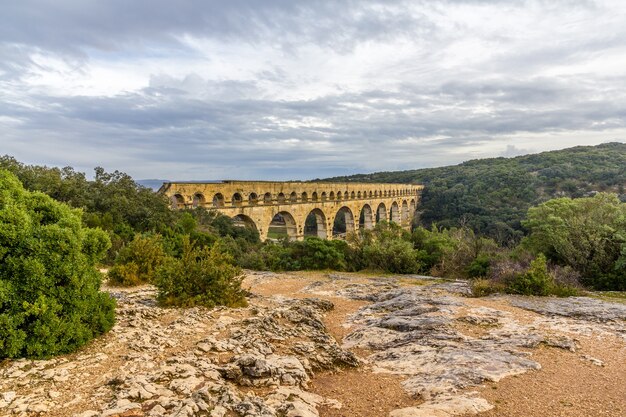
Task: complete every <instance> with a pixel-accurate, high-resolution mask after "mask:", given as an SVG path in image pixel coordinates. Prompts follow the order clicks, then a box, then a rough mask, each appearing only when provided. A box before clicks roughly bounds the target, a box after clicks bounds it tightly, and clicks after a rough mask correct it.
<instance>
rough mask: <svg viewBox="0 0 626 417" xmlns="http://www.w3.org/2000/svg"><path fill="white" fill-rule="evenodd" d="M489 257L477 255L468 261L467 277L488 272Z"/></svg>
mask: <svg viewBox="0 0 626 417" xmlns="http://www.w3.org/2000/svg"><path fill="white" fill-rule="evenodd" d="M490 265H491V259H490V258H489V257H488V256H487V255H479V256H477V257H476V259H474V260H473V261H472V263H470V264H469V265H468V267H467V269H466V272H467V276H468V277H469V278H479V277H486V276H487V274H488V273H489V266H490Z"/></svg>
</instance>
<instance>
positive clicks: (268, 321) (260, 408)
mask: <svg viewBox="0 0 626 417" xmlns="http://www.w3.org/2000/svg"><path fill="white" fill-rule="evenodd" d="M112 291H113V294H114V296H115V297H116V298H117V301H118V309H117V324H116V325H115V327H114V328H113V330H112V331H111V332H110V333H109V334H108V335H106V336H105V337H103V338H102V339H100V340H98V341H96V342H95V343H94V344H93V345H92V346H90V347H88V348H87V349H85V350H84V351H83V352H81V353H79V354H76V355H73V356H69V357H63V358H58V359H51V360H47V361H32V360H18V361H12V362H9V363H7V364H6V365H4V366H2V367H0V393H2V394H1V395H2V396H1V397H0V401H1V403H0V414H2V415H4V414H14V415H24V416H26V415H34V414H35V415H36V414H41V415H43V414H45V415H78V416H83V417H86V416H118V415H124V416H134V415H137V416H143V415H146V416H177V417H182V416H211V417H223V416H233V415H237V416H246V417H255V416H259V417H261V416H262V417H276V416H292V417H297V416H300V417H313V416H318V415H319V414H318V412H317V406H318V405H319V404H327V405H331V406H335V407H339V406H340V404H338V403H336V402H335V401H333V400H332V399H325V398H322V397H320V396H318V395H315V394H312V393H309V392H307V391H306V388H307V384H308V382H309V381H310V378H311V377H312V376H313V374H314V372H316V371H318V370H323V369H334V368H336V367H338V366H342V367H351V366H357V365H358V360H357V358H356V357H355V356H354V355H353V354H352V353H351V352H349V351H346V350H344V349H342V348H341V347H340V346H339V345H338V344H337V342H336V341H335V339H333V338H332V336H330V335H329V334H328V332H327V329H326V326H325V325H324V322H323V320H322V314H323V313H324V312H325V311H328V310H330V309H332V308H333V304H332V303H330V302H329V301H326V300H321V299H317V298H310V299H290V298H284V297H276V298H272V299H266V298H263V299H261V298H259V297H256V298H253V299H252V300H251V302H250V307H248V308H244V309H226V308H221V309H214V310H207V309H202V308H191V309H161V308H159V307H157V306H156V304H155V302H154V295H155V294H154V290H153V289H152V288H147V287H143V288H140V289H130V290H118V289H116V290H112ZM101 350H105V351H107V352H110V353H109V354H105V353H102V352H99V351H101ZM73 384H90V385H91V386H90V387H89V388H90V389H86V388H87V387H85V386H81V389H80V390H78V389H73V387H72V385H73ZM81 392H83V393H86V394H87V395H85V394H82V393H81Z"/></svg>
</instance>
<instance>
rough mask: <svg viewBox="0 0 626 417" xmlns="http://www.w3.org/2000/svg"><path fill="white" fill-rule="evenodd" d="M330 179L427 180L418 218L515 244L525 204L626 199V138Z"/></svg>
mask: <svg viewBox="0 0 626 417" xmlns="http://www.w3.org/2000/svg"><path fill="white" fill-rule="evenodd" d="M326 180H328V181H354V182H389V183H418V184H424V185H425V189H424V191H423V193H422V199H421V201H420V206H419V210H420V212H421V213H420V216H419V223H420V225H421V226H424V227H426V228H430V227H431V225H433V224H437V226H438V227H443V228H451V227H462V226H468V227H470V228H471V229H472V230H474V232H475V233H477V234H480V235H484V236H488V237H491V238H493V239H495V240H496V241H497V242H499V243H500V244H503V245H509V246H513V245H515V244H516V243H517V242H519V241H520V240H521V238H522V237H523V236H524V234H525V229H524V227H523V225H522V220H524V218H525V215H526V212H527V210H528V209H529V208H530V207H532V206H535V205H538V204H540V203H543V202H545V201H547V200H549V199H552V198H558V197H571V198H578V197H584V196H590V195H593V194H595V193H596V192H611V193H615V194H617V195H618V196H619V198H620V199H621V200H622V201H626V194H625V191H624V187H625V186H626V144H624V143H606V144H602V145H598V146H579V147H574V148H569V149H564V150H559V151H551V152H543V153H539V154H534V155H525V156H518V157H515V158H490V159H478V160H472V161H467V162H464V163H462V164H460V165H455V166H446V167H440V168H426V169H417V170H410V171H397V172H378V173H374V174H361V175H352V176H347V177H335V178H329V179H326Z"/></svg>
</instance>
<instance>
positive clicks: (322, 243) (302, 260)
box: [290, 237, 348, 271]
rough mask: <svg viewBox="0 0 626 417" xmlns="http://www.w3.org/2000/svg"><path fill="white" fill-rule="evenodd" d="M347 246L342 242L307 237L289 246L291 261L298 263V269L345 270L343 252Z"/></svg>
mask: <svg viewBox="0 0 626 417" xmlns="http://www.w3.org/2000/svg"><path fill="white" fill-rule="evenodd" d="M347 247H348V244H347V243H346V242H345V241H343V240H323V239H320V238H317V237H307V238H306V239H305V240H303V241H299V242H293V243H291V245H290V249H291V259H293V260H296V261H297V262H298V263H299V267H300V268H299V269H334V270H336V271H342V270H345V269H346V261H345V257H344V252H345V251H346V249H347Z"/></svg>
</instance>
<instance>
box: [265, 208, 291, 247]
mask: <svg viewBox="0 0 626 417" xmlns="http://www.w3.org/2000/svg"><path fill="white" fill-rule="evenodd" d="M297 236H298V227H297V225H296V220H295V219H294V218H293V216H292V215H291V213H289V212H287V211H281V212H279V213H276V214H275V215H274V217H273V218H272V221H271V222H270V225H269V228H268V230H267V238H268V239H275V240H276V239H283V238H287V239H289V240H296V238H297Z"/></svg>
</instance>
